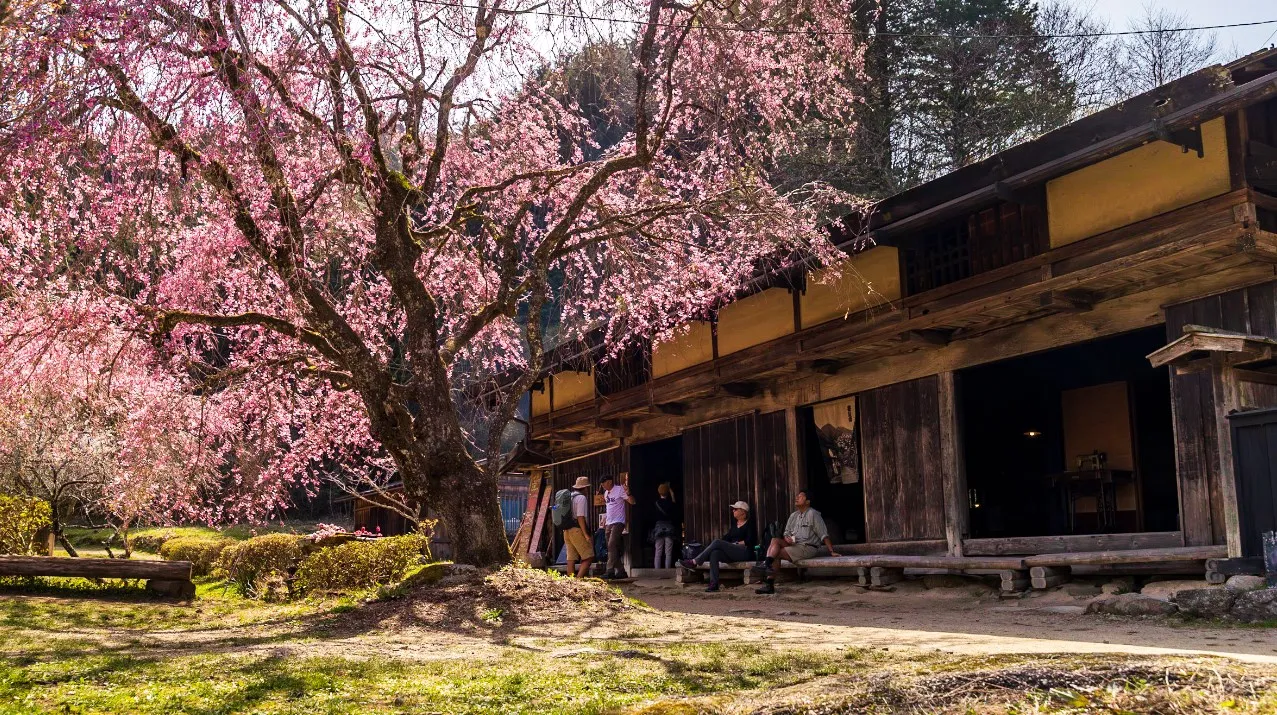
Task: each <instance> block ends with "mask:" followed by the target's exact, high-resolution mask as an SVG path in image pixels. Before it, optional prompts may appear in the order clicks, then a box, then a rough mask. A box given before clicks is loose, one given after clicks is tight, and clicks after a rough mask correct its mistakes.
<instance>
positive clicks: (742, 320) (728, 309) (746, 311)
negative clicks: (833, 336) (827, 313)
mask: <svg viewBox="0 0 1277 715" xmlns="http://www.w3.org/2000/svg"><path fill="white" fill-rule="evenodd" d="M792 332H794V298H793V296H792V295H791V294H790V292H789V291H787V290H785V289H784V288H768V289H767V290H765V291H762V292H761V293H755V294H753V295H751V296H747V297H745V298H741V299H740V300H738V301H736V302H735V303H732V304H730V305H726V306H724V307H723V309H722V310H720V311H718V356H719V357H722V356H724V355H730V354H732V353H734V352H737V351H739V350H744V349H745V348H748V347H752V346H754V345H760V344H762V343H765V342H767V341H769V340H775V339H776V338H779V337H782V336H784V335H789V334H790V333H792Z"/></svg>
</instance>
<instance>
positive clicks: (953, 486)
mask: <svg viewBox="0 0 1277 715" xmlns="http://www.w3.org/2000/svg"><path fill="white" fill-rule="evenodd" d="M938 377H939V398H940V400H939V402H940V469H941V473H942V475H943V478H944V538H945V541H946V542H947V543H948V545H949V555H950V556H962V555H963V553H962V540H963V538H965V537H966V535H967V532H968V526H967V524H968V518H969V516H970V514H969V511H968V509H967V469H966V460H965V458H964V455H963V452H962V416H961V414H959V409H958V400H959V392H958V391H959V387H960V386H959V384H958V375H957V374H956V373H954V372H953V371H949V372H942V373H940V375H939V376H938Z"/></svg>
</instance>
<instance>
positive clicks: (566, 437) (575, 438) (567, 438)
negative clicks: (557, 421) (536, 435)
mask: <svg viewBox="0 0 1277 715" xmlns="http://www.w3.org/2000/svg"><path fill="white" fill-rule="evenodd" d="M552 435H553V436H551V437H550V438H549V439H547V440H546V441H547V442H549V443H550V444H564V443H566V442H580V441H581V437H582V435H583V433H582V432H577V431H568V430H564V431H561V432H554V433H552Z"/></svg>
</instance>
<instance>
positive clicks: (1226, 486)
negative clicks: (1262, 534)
mask: <svg viewBox="0 0 1277 715" xmlns="http://www.w3.org/2000/svg"><path fill="white" fill-rule="evenodd" d="M1211 363H1212V365H1211V396H1212V397H1213V398H1214V402H1215V436H1216V445H1217V447H1216V454H1218V455H1219V462H1218V465H1219V466H1218V474H1219V495H1220V499H1221V500H1222V501H1221V506H1222V508H1223V512H1224V536H1225V539H1226V543H1227V544H1228V556H1229V557H1230V558H1240V557H1241V555H1242V533H1241V524H1240V520H1239V518H1238V515H1239V514H1240V507H1239V506H1238V504H1237V480H1236V478H1235V477H1234V475H1233V437H1232V430H1231V429H1230V428H1229V423H1228V415H1229V413H1231V412H1234V411H1236V410H1237V409H1238V408H1240V406H1241V395H1240V394H1239V390H1238V382H1237V375H1236V374H1235V371H1236V368H1234V367H1233V366H1232V365H1230V364H1229V363H1228V362H1227V361H1226V360H1225V359H1224V356H1223V355H1212V356H1211Z"/></svg>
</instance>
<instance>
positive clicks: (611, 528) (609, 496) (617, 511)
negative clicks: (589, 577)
mask: <svg viewBox="0 0 1277 715" xmlns="http://www.w3.org/2000/svg"><path fill="white" fill-rule="evenodd" d="M599 496H600V497H601V498H602V501H603V504H604V506H606V507H607V511H606V513H605V516H604V519H603V524H604V526H603V529H604V533H605V534H606V535H607V572H606V573H604V574H603V578H608V579H618V578H625V575H626V574H625V569H624V568H623V567H622V566H621V564H623V563H625V562H624V561H623V557H624V553H623V552H624V550H625V519H626V514H625V509H626V505H627V504H633V503H634V497H632V496H630V487H629V486H628V485H625V484H617V483H616V479H615V478H614V477H612V475H610V474H608V475H605V476H604V477H603V481H602V482H601V483H600V486H599Z"/></svg>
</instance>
